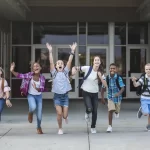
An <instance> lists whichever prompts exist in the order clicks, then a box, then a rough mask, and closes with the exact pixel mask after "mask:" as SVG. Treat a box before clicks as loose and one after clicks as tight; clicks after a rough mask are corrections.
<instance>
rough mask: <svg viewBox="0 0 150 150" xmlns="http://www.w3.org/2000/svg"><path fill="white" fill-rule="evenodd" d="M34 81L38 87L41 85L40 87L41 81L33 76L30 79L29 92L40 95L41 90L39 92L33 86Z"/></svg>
mask: <svg viewBox="0 0 150 150" xmlns="http://www.w3.org/2000/svg"><path fill="white" fill-rule="evenodd" d="M33 83H35V84H36V88H39V87H40V81H34V80H33V78H32V79H31V81H30V84H29V90H28V93H29V94H32V95H40V94H41V92H38V91H37V90H36V89H35V88H34V87H33Z"/></svg>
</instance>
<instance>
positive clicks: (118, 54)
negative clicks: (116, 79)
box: [115, 46, 126, 77]
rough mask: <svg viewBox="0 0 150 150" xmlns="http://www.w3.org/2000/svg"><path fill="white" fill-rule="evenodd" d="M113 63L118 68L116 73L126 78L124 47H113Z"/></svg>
mask: <svg viewBox="0 0 150 150" xmlns="http://www.w3.org/2000/svg"><path fill="white" fill-rule="evenodd" d="M115 63H116V64H117V66H118V73H119V74H120V75H122V76H123V77H126V47H125V46H115Z"/></svg>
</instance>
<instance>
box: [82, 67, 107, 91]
mask: <svg viewBox="0 0 150 150" xmlns="http://www.w3.org/2000/svg"><path fill="white" fill-rule="evenodd" d="M89 68H90V66H83V67H81V70H82V71H83V72H85V74H84V76H86V74H87V73H88V70H89ZM102 78H103V79H105V76H104V75H103V76H102ZM81 88H82V89H83V90H84V91H86V92H90V93H98V92H99V87H98V79H97V71H94V70H93V69H92V71H91V73H90V75H89V76H88V78H87V79H86V80H84V82H83V84H82V86H81Z"/></svg>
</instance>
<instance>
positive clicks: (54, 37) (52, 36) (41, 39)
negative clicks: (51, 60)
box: [33, 23, 77, 44]
mask: <svg viewBox="0 0 150 150" xmlns="http://www.w3.org/2000/svg"><path fill="white" fill-rule="evenodd" d="M33 30H34V33H33V37H34V38H33V39H34V44H45V43H46V42H47V41H50V42H51V44H72V43H73V42H77V23H34V27H33Z"/></svg>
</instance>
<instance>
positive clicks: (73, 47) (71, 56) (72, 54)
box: [67, 43, 77, 70]
mask: <svg viewBox="0 0 150 150" xmlns="http://www.w3.org/2000/svg"><path fill="white" fill-rule="evenodd" d="M69 46H70V48H71V53H70V56H69V59H68V62H67V68H68V69H69V70H70V68H71V63H72V60H73V56H74V53H75V50H76V47H77V43H73V45H69Z"/></svg>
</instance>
